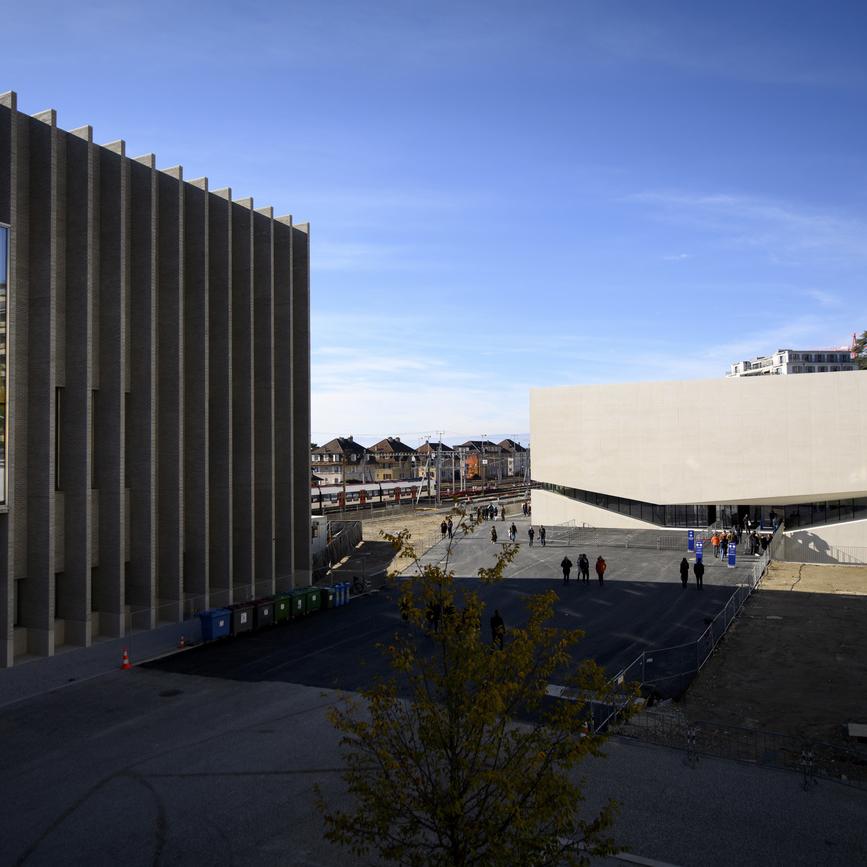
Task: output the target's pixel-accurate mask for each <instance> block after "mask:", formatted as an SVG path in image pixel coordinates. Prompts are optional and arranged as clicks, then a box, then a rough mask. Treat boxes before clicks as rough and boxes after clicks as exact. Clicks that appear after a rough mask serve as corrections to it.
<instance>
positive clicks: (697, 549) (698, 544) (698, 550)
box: [695, 539, 704, 563]
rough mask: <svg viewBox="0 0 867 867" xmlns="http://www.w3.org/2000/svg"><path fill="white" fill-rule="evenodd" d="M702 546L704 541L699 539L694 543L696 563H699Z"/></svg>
mask: <svg viewBox="0 0 867 867" xmlns="http://www.w3.org/2000/svg"><path fill="white" fill-rule="evenodd" d="M703 548H704V541H703V540H701V539H699V540H698V541H697V542H696V543H695V562H696V563H701V557H702V549H703Z"/></svg>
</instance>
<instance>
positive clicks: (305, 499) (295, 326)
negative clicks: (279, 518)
mask: <svg viewBox="0 0 867 867" xmlns="http://www.w3.org/2000/svg"><path fill="white" fill-rule="evenodd" d="M290 231H291V233H292V338H293V339H292V383H293V389H292V409H293V424H292V435H293V441H292V452H293V467H292V476H293V488H294V499H293V516H292V517H293V522H292V526H293V535H294V543H293V546H292V547H293V550H292V557H293V576H294V581H295V582H296V584H298V583H299V582H300V584H301V586H306V585H309V584H310V583H311V581H312V551H311V541H310V479H309V467H310V388H309V385H308V383H309V382H310V232H309V226H308V225H307V224H306V223H304V224H303V225H300V226H298V225H293V226H291V227H290Z"/></svg>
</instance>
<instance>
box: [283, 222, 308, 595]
mask: <svg viewBox="0 0 867 867" xmlns="http://www.w3.org/2000/svg"><path fill="white" fill-rule="evenodd" d="M291 220H292V218H291V217H278V218H277V219H276V220H275V221H274V347H275V352H274V473H275V478H276V480H277V482H276V484H275V490H274V536H275V539H276V544H275V552H274V571H275V574H276V586H277V589H278V590H289V589H291V587H292V548H293V535H292V534H293V519H292V514H293V506H292V504H293V501H294V476H293V472H292V471H293V467H294V457H293V450H292V423H293V405H292V381H293V376H292V364H293V351H292V346H293V342H292V341H293V334H292V331H293V321H292V230H291ZM309 499H310V496H309V491H308V494H307V501H308V504H309Z"/></svg>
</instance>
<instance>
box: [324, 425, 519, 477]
mask: <svg viewBox="0 0 867 867" xmlns="http://www.w3.org/2000/svg"><path fill="white" fill-rule="evenodd" d="M310 463H311V467H312V470H313V474H312V481H313V484H329V485H341V484H346V483H347V482H386V481H397V480H402V479H433V480H435V481H439V480H442V481H443V482H444V483H446V484H454V483H458V484H460V485H461V486H463V484H464V483H466V482H478V481H482V482H493V481H502V480H503V479H514V478H518V479H524V478H527V479H529V472H530V449H529V448H528V447H526V446H523V445H521V444H520V443H518V442H515V441H514V440H511V439H504V440H502V441H501V442H498V443H495V442H492V441H490V440H467V442H465V443H461V444H460V445H456V446H448V445H446V444H445V443H441V442H430V441H428V442H426V443H425V444H424V445H422V446H420V447H419V448H417V449H416V448H413V447H412V446H410V445H407V444H406V443H405V442H402V441H401V440H400V438H399V437H386V438H385V439H383V440H380V441H379V442H378V443H375V444H374V445H372V446H363V445H361V444H360V443H357V442H355V440H354V439H353V438H352V437H351V436H349V437H335V438H334V439H333V440H331V441H329V442H327V443H325V445H322V446H316V445H315V444H314V446H313V447H312V448H311V450H310Z"/></svg>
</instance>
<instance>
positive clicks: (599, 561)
mask: <svg viewBox="0 0 867 867" xmlns="http://www.w3.org/2000/svg"><path fill="white" fill-rule="evenodd" d="M607 568H608V564H607V563H606V562H605V559H604V558H603V557H602V555H601V554H600V555H599V556H598V557H597V558H596V575H597V576H598V578H599V584H600V585H601V584H602V582H603V580H604V578H605V570H606V569H607Z"/></svg>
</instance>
